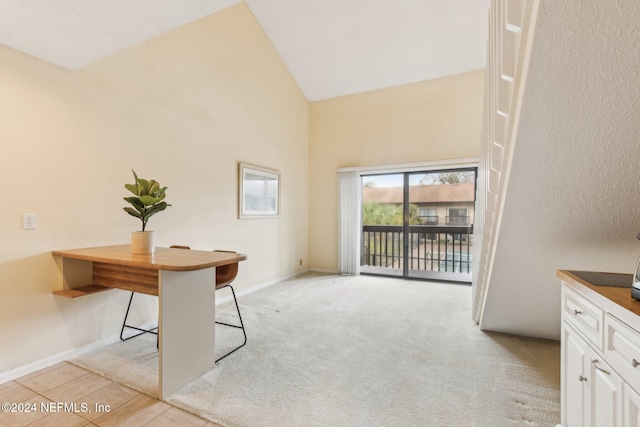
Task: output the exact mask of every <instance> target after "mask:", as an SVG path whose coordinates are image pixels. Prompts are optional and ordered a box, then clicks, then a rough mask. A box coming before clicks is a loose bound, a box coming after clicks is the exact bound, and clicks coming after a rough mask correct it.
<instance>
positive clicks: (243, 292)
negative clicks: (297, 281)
mask: <svg viewBox="0 0 640 427" xmlns="http://www.w3.org/2000/svg"><path fill="white" fill-rule="evenodd" d="M307 271H308V270H302V271H296V272H295V273H292V274H289V275H287V276H284V277H280V278H278V279H273V280H269V281H268V282H264V283H260V284H258V285H256V286H252V287H250V288H249V289H243V290H241V291H238V292H236V297H240V296H242V295H248V294H250V293H252V292H255V291H259V290H260V289H264V288H268V287H269V286H272V285H275V284H276V283H280V282H283V281H285V280H288V279H291V278H292V277H295V276H297V275H299V274H302V273H306V272H307ZM232 299H233V297H232V296H231V295H227V296H224V297H221V298H216V305H218V304H224V303H225V302H229V301H231V300H232Z"/></svg>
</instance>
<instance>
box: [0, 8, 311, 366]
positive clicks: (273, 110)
mask: <svg viewBox="0 0 640 427" xmlns="http://www.w3.org/2000/svg"><path fill="white" fill-rule="evenodd" d="M0 94H2V95H1V96H0V117H1V119H0V143H1V144H2V155H1V156H0V185H1V186H2V202H0V233H1V236H2V240H1V242H0V347H1V348H2V351H1V352H0V374H1V373H3V372H5V371H8V370H11V369H13V368H17V367H21V366H24V365H28V364H29V363H32V362H35V361H38V360H41V359H44V358H46V357H49V356H52V355H55V354H57V353H60V352H63V351H66V350H69V349H72V348H75V347H79V346H82V345H84V344H87V343H91V342H94V341H97V340H100V339H102V338H105V337H110V336H113V335H114V334H117V333H119V325H120V322H121V320H122V317H123V316H124V310H125V308H126V299H127V296H128V295H127V294H126V293H125V292H122V291H110V292H106V293H101V294H97V295H93V296H88V297H83V298H79V299H74V300H70V299H65V298H61V297H54V296H53V295H52V294H51V291H52V290H53V289H54V287H55V286H56V275H57V268H56V264H55V262H54V259H53V257H52V256H51V254H50V251H51V250H54V249H67V248H76V247H86V246H100V245H111V244H123V243H128V240H129V232H130V231H134V230H137V229H138V227H139V225H138V222H137V220H135V219H134V218H132V217H130V216H128V215H127V214H125V213H124V212H123V211H122V207H124V206H125V204H126V203H125V202H124V201H123V200H122V197H124V196H126V190H125V189H124V187H123V186H124V183H126V182H131V181H132V176H131V168H135V169H136V171H137V172H138V173H139V175H141V176H143V177H147V178H155V179H157V180H159V181H160V183H161V184H163V185H166V186H168V187H169V189H168V192H167V194H168V197H167V201H168V202H169V203H171V204H173V206H172V207H170V208H169V209H168V210H167V211H165V212H163V213H161V214H159V215H158V216H156V217H153V218H152V219H151V221H150V228H151V229H154V230H156V233H157V237H156V239H157V244H158V245H159V246H168V245H170V244H187V245H190V246H191V247H192V248H194V249H203V250H211V249H214V248H218V249H223V248H226V249H232V250H237V251H240V252H244V253H247V254H248V256H249V259H248V260H247V261H246V262H244V263H242V265H241V268H240V274H239V277H238V279H237V281H236V283H237V286H238V287H239V288H240V289H243V288H245V289H246V288H248V287H251V286H255V285H258V284H261V283H265V282H268V281H271V280H275V279H278V278H282V277H285V276H287V275H290V274H293V273H295V272H297V271H301V270H304V269H306V268H307V265H308V264H307V262H308V258H309V257H308V240H307V239H308V235H307V230H308V196H307V195H308V156H309V152H308V134H309V127H308V124H309V104H308V102H307V101H306V100H305V98H304V96H303V95H302V93H301V92H300V90H299V89H298V87H297V85H296V83H295V82H294V80H293V78H292V77H291V75H290V74H289V72H288V71H287V69H286V68H285V66H284V65H283V63H282V62H281V60H280V59H279V57H278V55H277V53H276V52H275V51H274V49H273V48H272V46H271V44H270V43H269V41H268V40H267V39H266V37H265V35H264V34H263V32H262V30H261V28H260V27H259V26H258V24H257V23H256V22H255V20H254V19H253V16H252V15H251V13H250V12H249V10H248V9H247V7H246V6H245V5H244V3H241V4H239V5H236V6H233V7H231V8H228V9H225V10H224V11H221V12H219V13H216V14H213V15H211V16H209V17H207V18H204V19H202V20H200V21H197V22H195V23H193V24H190V25H187V26H185V27H182V28H179V29H177V30H174V31H172V32H170V33H168V34H165V35H163V36H161V37H158V38H155V39H153V40H150V41H148V42H145V43H142V44H140V45H138V46H135V47H133V48H130V49H128V50H126V51H123V52H121V53H119V54H117V55H114V56H112V57H110V58H107V59H105V60H102V61H100V62H98V63H95V64H93V65H90V66H88V67H86V68H83V69H80V70H78V71H75V72H69V71H65V70H62V69H60V68H56V67H54V66H51V65H48V64H46V63H44V62H40V61H38V60H35V59H33V58H30V57H27V56H25V55H22V54H20V53H17V52H15V51H11V50H9V49H6V48H3V47H0ZM239 161H243V162H249V163H254V164H258V165H262V166H265V167H271V168H276V169H279V170H280V171H281V173H282V195H281V196H282V197H281V206H282V214H281V217H280V218H279V219H262V220H238V219H237V163H238V162H239ZM23 212H34V213H36V214H37V224H38V228H37V229H36V230H28V231H27V230H22V228H21V225H22V213H23ZM299 259H302V260H303V262H304V264H303V265H302V266H299V265H298V260H299ZM156 306H157V305H156V301H155V299H153V298H150V297H147V301H146V303H145V304H143V305H142V308H141V313H142V315H141V316H139V319H140V320H141V321H152V320H153V319H154V318H155V316H156V312H155V310H156Z"/></svg>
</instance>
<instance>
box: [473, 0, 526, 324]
mask: <svg viewBox="0 0 640 427" xmlns="http://www.w3.org/2000/svg"><path fill="white" fill-rule="evenodd" d="M538 4H539V0H492V1H491V8H490V9H489V33H488V41H487V68H486V72H485V99H484V117H483V120H484V125H483V135H482V146H481V154H480V165H479V168H478V195H479V197H478V206H477V212H476V221H475V227H476V229H475V242H474V243H475V244H474V260H478V262H474V271H473V284H474V287H473V291H474V295H473V316H474V319H475V320H476V322H478V323H479V322H480V321H481V317H482V310H483V307H484V302H485V299H486V296H487V292H488V288H489V285H490V281H491V270H492V265H493V256H494V253H495V247H496V242H497V238H498V234H499V230H500V219H501V216H502V208H503V205H504V195H505V192H506V188H507V182H508V178H509V170H510V166H511V157H512V152H513V146H514V143H515V137H516V133H517V128H518V119H519V114H520V105H521V100H522V93H523V90H524V84H525V81H526V74H527V69H528V64H529V56H530V52H531V42H532V39H533V31H534V29H535V20H536V17H537V13H538Z"/></svg>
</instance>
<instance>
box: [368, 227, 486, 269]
mask: <svg viewBox="0 0 640 427" xmlns="http://www.w3.org/2000/svg"><path fill="white" fill-rule="evenodd" d="M362 231H363V233H362V250H361V255H362V259H361V263H360V265H361V266H362V271H363V272H367V268H368V267H373V270H376V272H381V271H380V268H387V269H393V270H396V271H398V270H402V268H403V263H404V259H405V254H404V252H405V249H404V227H402V226H392V225H388V226H387V225H365V226H363V228H362ZM407 239H408V241H407V245H408V253H407V256H406V262H407V271H409V273H410V275H411V272H414V273H415V272H440V273H464V274H467V275H468V274H470V273H471V271H472V263H473V260H472V252H473V226H462V227H448V226H439V227H431V226H426V225H411V226H409V227H408V233H407ZM418 275H419V274H418Z"/></svg>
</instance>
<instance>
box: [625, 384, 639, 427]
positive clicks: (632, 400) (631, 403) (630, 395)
mask: <svg viewBox="0 0 640 427" xmlns="http://www.w3.org/2000/svg"><path fill="white" fill-rule="evenodd" d="M624 426H625V427H640V395H639V394H638V393H636V392H635V391H634V390H633V389H632V388H631V387H629V385H628V384H625V385H624Z"/></svg>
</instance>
